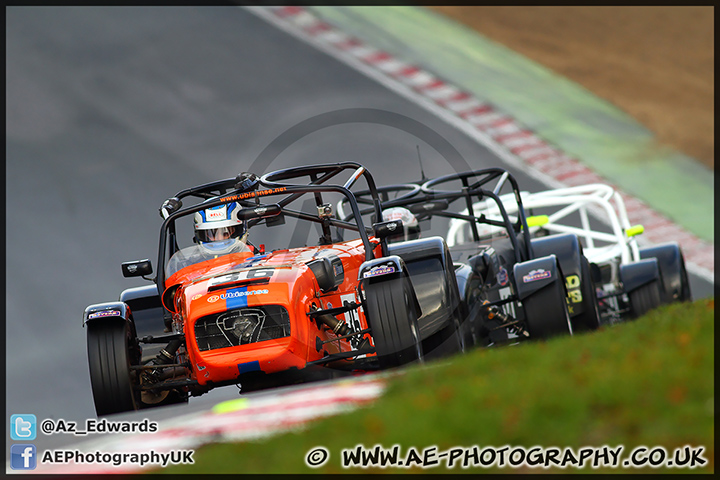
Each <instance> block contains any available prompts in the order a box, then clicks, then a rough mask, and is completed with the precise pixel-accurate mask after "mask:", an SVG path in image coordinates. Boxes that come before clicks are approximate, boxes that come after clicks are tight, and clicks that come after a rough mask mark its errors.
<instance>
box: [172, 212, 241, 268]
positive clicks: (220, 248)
mask: <svg viewBox="0 0 720 480" xmlns="http://www.w3.org/2000/svg"><path fill="white" fill-rule="evenodd" d="M239 211H240V205H238V204H237V203H236V202H230V203H226V204H224V205H219V206H217V207H212V208H207V209H205V210H201V211H199V212H196V213H195V218H194V228H195V236H194V237H193V241H194V242H195V243H196V245H194V246H191V247H187V248H183V249H182V250H179V251H177V252H175V254H174V255H173V256H172V257H171V258H170V260H169V261H168V263H167V266H166V268H165V271H166V275H167V277H168V278H169V277H170V276H171V275H172V274H174V273H175V272H177V271H178V270H181V269H183V268H185V267H187V266H190V265H193V264H196V263H198V262H202V261H205V260H210V259H213V258H217V257H220V256H222V255H227V254H229V253H242V252H252V250H251V249H250V248H249V247H248V246H247V244H246V243H245V242H246V240H247V227H246V225H245V223H244V222H243V221H242V220H240V219H238V218H237V214H238V212H239Z"/></svg>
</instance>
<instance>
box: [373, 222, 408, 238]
mask: <svg viewBox="0 0 720 480" xmlns="http://www.w3.org/2000/svg"><path fill="white" fill-rule="evenodd" d="M402 233H403V222H402V220H390V221H389V222H380V223H373V234H374V235H375V236H376V237H377V238H379V239H384V238H387V237H390V236H392V235H401V234H402Z"/></svg>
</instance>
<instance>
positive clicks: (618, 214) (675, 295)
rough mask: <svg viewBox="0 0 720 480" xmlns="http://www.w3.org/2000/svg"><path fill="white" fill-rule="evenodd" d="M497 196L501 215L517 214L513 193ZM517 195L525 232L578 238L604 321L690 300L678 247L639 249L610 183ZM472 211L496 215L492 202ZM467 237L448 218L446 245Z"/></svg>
mask: <svg viewBox="0 0 720 480" xmlns="http://www.w3.org/2000/svg"><path fill="white" fill-rule="evenodd" d="M500 198H501V200H502V202H503V206H504V208H505V210H506V211H507V214H508V215H510V216H512V215H513V214H515V215H517V210H518V206H517V202H516V201H515V198H514V196H513V195H512V194H508V195H502V196H501V197H500ZM521 198H522V203H523V207H524V210H525V212H526V215H527V216H528V218H527V223H528V228H529V230H530V233H531V236H533V237H535V238H537V237H542V236H545V235H548V234H556V233H572V234H575V235H577V237H578V238H579V239H580V241H581V243H582V253H583V254H584V255H585V257H587V259H588V260H589V261H590V262H591V268H592V270H593V272H594V276H595V282H596V286H597V287H598V301H599V306H600V310H601V315H602V317H603V319H604V320H605V321H606V322H614V321H618V320H620V319H622V318H623V316H624V315H625V314H628V315H629V316H630V317H632V318H635V317H638V316H640V315H642V314H644V313H645V312H647V311H649V310H651V309H653V308H655V307H657V306H659V305H660V304H662V303H670V302H675V301H689V300H691V293H690V284H689V281H688V276H687V272H686V270H685V261H684V258H683V254H682V251H681V249H680V246H679V245H678V244H677V243H676V242H671V243H664V244H661V245H654V246H650V247H645V248H640V246H639V245H638V242H637V235H639V234H641V233H642V232H643V230H644V229H643V227H642V225H634V226H632V225H630V222H629V220H628V216H627V212H626V210H625V204H624V202H623V200H622V197H621V196H620V194H619V193H618V192H616V191H615V190H614V189H613V188H612V187H610V186H608V185H604V184H590V185H583V186H577V187H569V188H561V189H555V190H546V191H542V192H537V193H530V192H521ZM473 210H474V215H475V216H478V217H479V216H482V215H485V217H486V218H488V219H500V218H501V214H500V211H499V209H498V207H497V204H496V203H495V202H490V201H481V202H477V203H474V204H473ZM463 214H467V210H465V211H464V212H463ZM482 228H483V231H482V232H481V234H484V235H488V236H489V235H493V234H495V233H497V232H495V230H496V229H497V227H494V226H492V225H487V224H484V225H482ZM470 237H471V232H470V231H469V228H468V224H467V222H463V221H460V220H451V221H450V225H449V228H448V233H447V244H448V246H450V247H451V246H453V245H455V244H461V243H465V242H467V241H468V239H469V238H470Z"/></svg>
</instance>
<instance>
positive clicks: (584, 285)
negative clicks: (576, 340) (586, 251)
mask: <svg viewBox="0 0 720 480" xmlns="http://www.w3.org/2000/svg"><path fill="white" fill-rule="evenodd" d="M580 262H581V266H580V273H581V279H580V282H581V285H580V292H581V293H582V305H583V312H582V313H581V314H579V315H576V316H574V317H572V326H573V332H582V331H588V330H597V329H598V328H599V327H600V306H599V305H598V298H597V292H596V291H595V282H594V281H593V278H592V273H591V272H590V262H589V261H588V259H587V258H586V257H585V255H583V256H582V257H581V260H580Z"/></svg>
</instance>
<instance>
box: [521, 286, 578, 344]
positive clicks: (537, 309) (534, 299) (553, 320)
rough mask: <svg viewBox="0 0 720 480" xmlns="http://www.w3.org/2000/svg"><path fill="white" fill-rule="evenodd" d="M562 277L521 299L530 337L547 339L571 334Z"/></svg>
mask: <svg viewBox="0 0 720 480" xmlns="http://www.w3.org/2000/svg"><path fill="white" fill-rule="evenodd" d="M562 282H563V280H562V278H556V279H555V280H553V282H552V283H550V284H548V285H546V286H545V287H543V288H541V289H540V290H538V291H537V292H535V293H533V294H532V295H530V296H529V297H528V298H526V299H524V300H523V307H524V310H525V321H526V323H527V329H528V333H529V334H530V337H531V338H536V339H538V338H542V339H547V338H551V337H555V336H559V335H568V334H569V335H572V333H573V330H572V324H571V323H570V314H569V313H568V307H567V300H566V296H565V289H564V288H563V284H562Z"/></svg>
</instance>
